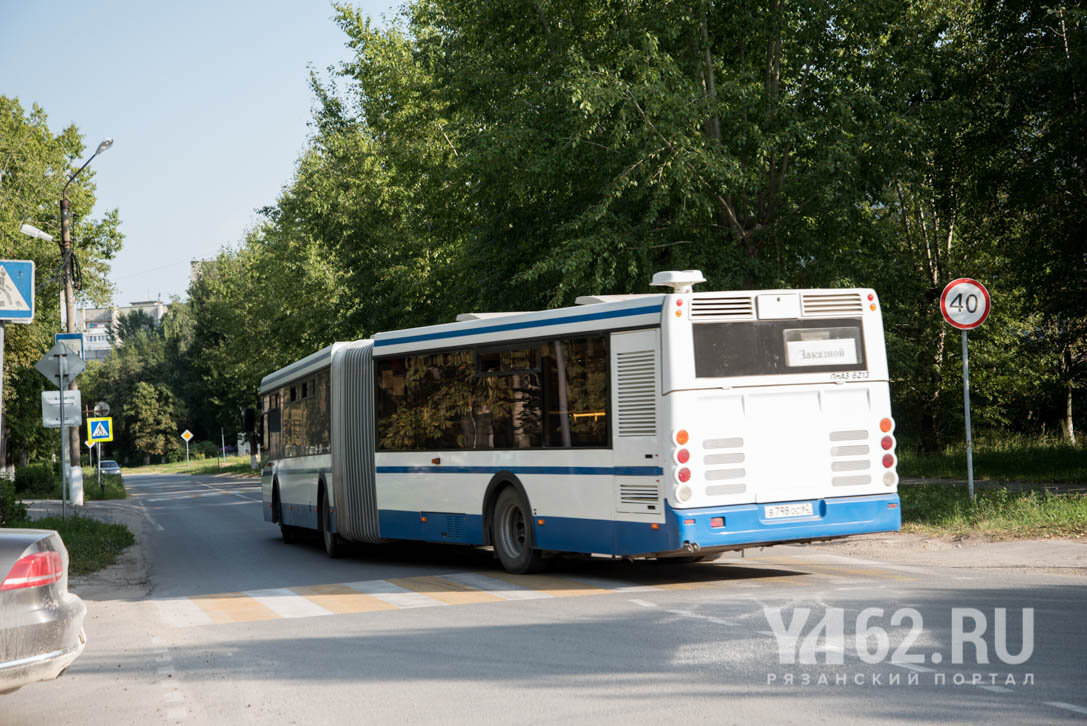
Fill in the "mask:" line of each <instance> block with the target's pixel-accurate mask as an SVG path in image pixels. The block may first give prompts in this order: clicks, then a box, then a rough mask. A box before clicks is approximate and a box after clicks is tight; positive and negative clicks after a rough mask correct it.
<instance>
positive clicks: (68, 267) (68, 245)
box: [60, 139, 113, 466]
mask: <svg viewBox="0 0 1087 726" xmlns="http://www.w3.org/2000/svg"><path fill="white" fill-rule="evenodd" d="M111 146H113V139H106V140H104V141H103V142H102V143H100V144H99V145H98V148H97V149H95V151H94V153H93V154H91V158H89V159H87V160H86V161H85V162H83V166H81V167H79V168H78V169H76V171H75V173H74V174H72V175H71V176H70V177H68V181H67V182H65V184H64V189H62V190H61V193H60V262H61V276H62V278H63V280H64V313H65V317H66V318H67V326H66V327H67V331H66V332H69V333H74V332H76V315H75V289H74V284H73V280H72V273H73V269H72V231H71V227H70V226H69V216H70V214H69V208H68V186H69V185H70V184H71V183H72V181H74V180H75V178H76V177H77V176H79V174H80V172H82V171H83V170H84V169H86V168H87V166H88V165H89V164H90V163H91V162H92V161H94V157H96V156H98V155H99V154H101V153H102V152H103V151H105V150H106V149H108V148H109V147H111ZM77 388H78V385H77V384H76V382H75V381H72V382H71V383H69V384H68V390H69V391H74V390H76V389H77ZM61 395H64V394H63V393H62V394H61ZM70 435H71V445H70V446H69V447H68V451H69V452H71V453H70V457H71V459H73V461H72V462H71V464H72V466H79V464H80V461H79V453H80V448H79V447H80V441H79V427H78V426H77V427H73V428H72V430H71V432H70Z"/></svg>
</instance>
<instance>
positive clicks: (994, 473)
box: [898, 436, 1087, 483]
mask: <svg viewBox="0 0 1087 726" xmlns="http://www.w3.org/2000/svg"><path fill="white" fill-rule="evenodd" d="M898 456H899V463H898V473H899V475H900V476H903V477H907V478H908V477H919V478H926V479H965V478H966V447H965V446H964V445H959V446H955V447H948V448H946V449H944V450H943V451H942V452H940V453H937V454H922V453H920V452H918V451H913V450H910V449H903V450H901V451H899V452H898ZM974 478H975V479H977V480H978V481H1026V482H1080V483H1083V482H1087V447H1085V446H1082V445H1080V446H1072V445H1070V444H1065V443H1063V442H1058V441H1052V440H1045V439H1038V438H1026V437H1016V436H1009V437H1004V438H1001V439H999V440H987V439H984V438H983V439H981V440H979V441H977V442H975V444H974Z"/></svg>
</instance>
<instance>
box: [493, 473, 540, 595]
mask: <svg viewBox="0 0 1087 726" xmlns="http://www.w3.org/2000/svg"><path fill="white" fill-rule="evenodd" d="M491 521H492V523H493V524H492V525H491V526H492V531H491V541H492V542H493V543H494V552H495V554H496V555H497V556H498V561H499V562H501V563H502V567H503V568H505V570H506V571H507V572H512V573H514V574H516V575H523V574H526V573H529V572H539V571H540V570H542V569H543V567H544V564H545V561H544V558H543V556H542V555H541V554H540V551H539V550H537V549H536V548H535V547H533V545H534V544H535V542H534V541H533V537H532V510H530V509H529V508H528V502H526V501H525V500H524V498H523V497H522V496H521V495H520V494H519V493H518V492H517V490H516V489H514V488H513V487H506V488H505V489H503V490H502V493H501V494H499V495H498V501H497V502H495V505H494V517H493V518H492V519H491Z"/></svg>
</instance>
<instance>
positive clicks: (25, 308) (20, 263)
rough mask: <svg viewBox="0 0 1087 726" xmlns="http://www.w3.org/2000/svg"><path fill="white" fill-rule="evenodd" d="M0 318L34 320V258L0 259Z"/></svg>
mask: <svg viewBox="0 0 1087 726" xmlns="http://www.w3.org/2000/svg"><path fill="white" fill-rule="evenodd" d="M0 320H10V321H11V322H13V323H30V322H33V320H34V261H33V260H0Z"/></svg>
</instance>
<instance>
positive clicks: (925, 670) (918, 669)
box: [891, 661, 933, 673]
mask: <svg viewBox="0 0 1087 726" xmlns="http://www.w3.org/2000/svg"><path fill="white" fill-rule="evenodd" d="M891 665H893V666H898V667H899V668H905V669H906V670H910V671H916V672H918V673H932V672H933V670H932V669H931V668H926V667H925V666H919V665H913V664H912V663H895V662H894V661H891Z"/></svg>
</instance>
